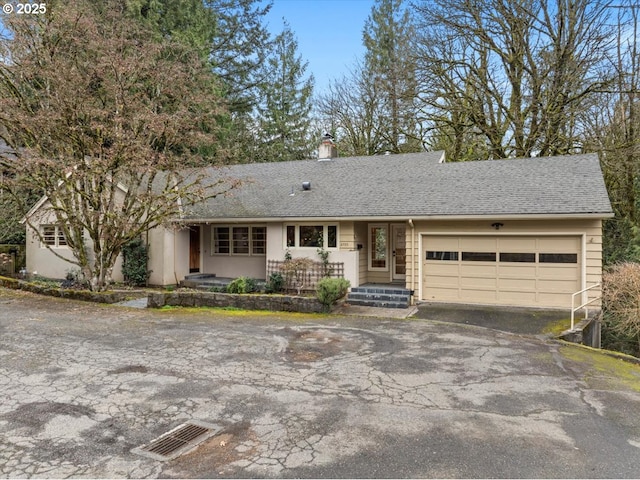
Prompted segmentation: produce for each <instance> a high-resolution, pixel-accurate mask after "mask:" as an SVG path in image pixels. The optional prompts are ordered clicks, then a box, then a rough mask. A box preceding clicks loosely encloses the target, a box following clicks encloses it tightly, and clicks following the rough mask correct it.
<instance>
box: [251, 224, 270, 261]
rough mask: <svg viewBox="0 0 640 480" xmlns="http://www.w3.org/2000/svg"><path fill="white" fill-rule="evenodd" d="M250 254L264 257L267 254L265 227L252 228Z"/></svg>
mask: <svg viewBox="0 0 640 480" xmlns="http://www.w3.org/2000/svg"><path fill="white" fill-rule="evenodd" d="M251 244H252V247H251V248H252V250H251V253H253V254H254V255H264V254H266V253H267V227H253V228H252V229H251Z"/></svg>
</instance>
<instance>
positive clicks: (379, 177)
mask: <svg viewBox="0 0 640 480" xmlns="http://www.w3.org/2000/svg"><path fill="white" fill-rule="evenodd" d="M442 157H443V153H442V152H424V153H413V154H400V155H381V156H370V157H345V158H334V159H332V160H328V161H317V160H305V161H294V162H278V163H261V164H245V165H235V166H231V167H225V168H222V169H219V170H212V172H211V178H212V179H215V178H219V177H220V176H229V177H232V178H237V179H241V180H243V181H244V182H245V183H244V184H243V185H242V186H241V187H240V188H239V189H236V190H234V191H233V193H232V195H231V196H226V197H218V198H215V199H212V200H210V201H208V202H206V203H204V204H202V205H198V206H196V207H194V208H192V209H190V210H189V211H188V212H186V216H185V219H191V220H211V221H220V220H234V221H239V220H242V219H264V220H268V219H304V218H363V217H367V218H380V219H383V218H391V217H406V218H420V217H449V216H450V217H458V216H464V217H469V216H521V215H523V216H527V215H563V216H571V215H576V216H583V215H590V216H600V217H603V218H604V217H609V216H611V215H612V210H611V204H610V202H609V197H608V195H607V190H606V188H605V184H604V180H603V177H602V172H601V170H600V164H599V161H598V157H597V155H595V154H589V155H572V156H559V157H541V158H521V159H508V160H491V161H477V162H461V163H439V161H440V160H441V159H442ZM303 182H310V184H311V188H310V189H309V190H303V188H302V183H303Z"/></svg>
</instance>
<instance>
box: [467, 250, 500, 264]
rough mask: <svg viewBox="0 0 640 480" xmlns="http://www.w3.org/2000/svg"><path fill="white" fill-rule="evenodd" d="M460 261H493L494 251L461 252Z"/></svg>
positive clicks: (494, 259)
mask: <svg viewBox="0 0 640 480" xmlns="http://www.w3.org/2000/svg"><path fill="white" fill-rule="evenodd" d="M462 261H466V262H495V261H496V252H462Z"/></svg>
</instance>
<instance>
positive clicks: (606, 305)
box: [602, 263, 640, 357]
mask: <svg viewBox="0 0 640 480" xmlns="http://www.w3.org/2000/svg"><path fill="white" fill-rule="evenodd" d="M602 347H603V348H606V349H608V350H616V351H619V352H623V353H627V354H629V355H635V356H637V357H640V263H621V264H619V265H615V266H614V267H612V268H611V269H610V270H609V271H607V272H605V273H604V275H603V276H602Z"/></svg>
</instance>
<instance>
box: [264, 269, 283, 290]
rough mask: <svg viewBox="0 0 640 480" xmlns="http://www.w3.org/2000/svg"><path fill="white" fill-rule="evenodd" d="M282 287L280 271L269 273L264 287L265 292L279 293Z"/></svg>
mask: <svg viewBox="0 0 640 480" xmlns="http://www.w3.org/2000/svg"><path fill="white" fill-rule="evenodd" d="M283 289H284V277H283V276H282V274H281V273H279V272H275V273H272V274H271V275H269V280H267V284H266V285H265V287H264V291H265V292H266V293H280V292H282V290H283Z"/></svg>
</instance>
